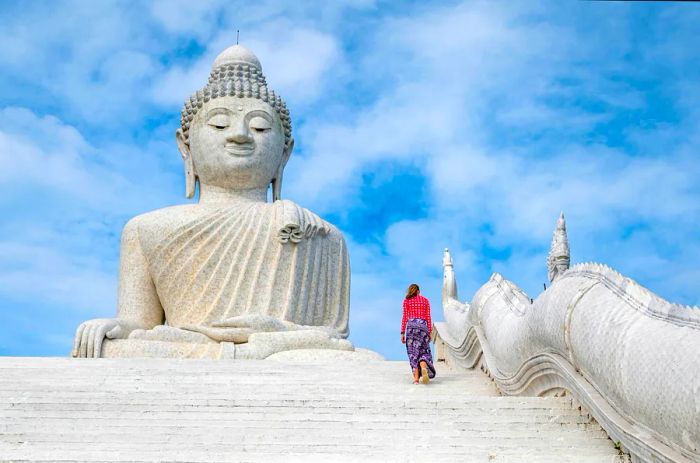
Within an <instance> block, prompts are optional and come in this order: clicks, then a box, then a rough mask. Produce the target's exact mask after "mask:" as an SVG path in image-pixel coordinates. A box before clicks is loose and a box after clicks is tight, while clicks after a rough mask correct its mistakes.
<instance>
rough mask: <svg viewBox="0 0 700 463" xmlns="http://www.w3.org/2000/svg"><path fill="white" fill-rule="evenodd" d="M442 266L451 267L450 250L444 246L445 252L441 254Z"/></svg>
mask: <svg viewBox="0 0 700 463" xmlns="http://www.w3.org/2000/svg"><path fill="white" fill-rule="evenodd" d="M442 266H443V267H447V266H450V267H452V256H451V255H450V250H449V249H447V248H445V252H444V253H443V255H442Z"/></svg>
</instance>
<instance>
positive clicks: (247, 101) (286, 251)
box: [72, 45, 352, 358]
mask: <svg viewBox="0 0 700 463" xmlns="http://www.w3.org/2000/svg"><path fill="white" fill-rule="evenodd" d="M176 141H177V144H178V147H179V149H180V153H181V155H182V159H183V161H184V165H185V177H186V194H187V196H192V195H193V194H194V191H195V188H196V187H197V186H198V187H199V192H200V196H199V201H198V202H197V203H196V204H187V205H181V206H174V207H167V208H164V209H159V210H156V211H152V212H149V213H146V214H143V215H139V216H137V217H135V218H133V219H132V220H130V221H129V222H128V223H127V224H126V226H125V227H124V230H123V232H122V241H121V265H120V274H119V295H118V301H117V316H116V317H115V318H113V319H96V320H89V321H87V322H85V323H83V324H82V325H81V326H80V327H79V328H78V330H77V332H76V337H75V346H74V349H73V352H72V354H73V356H75V357H100V356H129V357H133V356H138V354H139V352H140V353H141V355H142V356H146V357H149V356H163V357H170V356H175V357H180V356H184V357H197V356H202V357H207V358H212V356H214V357H216V356H218V357H225V356H226V355H224V353H223V352H228V351H229V350H231V349H224V346H220V345H218V344H232V345H236V346H239V345H240V346H241V347H240V348H237V349H234V350H235V351H236V352H238V354H239V356H243V357H246V356H247V357H249V358H264V357H260V356H264V355H271V354H272V353H277V352H280V351H284V350H286V349H292V350H293V349H298V348H310V347H316V348H320V349H334V350H351V349H352V345H351V344H350V343H349V342H347V341H342V342H341V341H340V340H342V339H343V338H346V337H347V336H348V306H349V291H350V267H349V259H348V252H347V248H346V245H345V241H344V239H343V236H342V234H341V233H340V232H339V231H338V229H337V228H335V227H334V226H333V225H332V224H330V223H328V222H326V221H324V220H323V219H321V218H320V217H319V216H317V215H316V214H314V213H313V212H311V211H309V210H307V209H305V208H303V207H301V206H299V205H297V204H295V203H293V202H292V201H289V200H284V199H282V198H281V187H282V178H283V175H282V174H283V171H284V167H285V165H286V163H287V160H288V159H289V157H290V155H291V152H292V149H293V146H294V140H293V138H292V136H291V119H290V117H289V113H288V111H287V109H286V106H285V104H284V102H283V101H282V100H281V98H280V97H279V96H278V95H276V94H275V93H274V92H273V91H272V90H270V89H268V88H267V83H266V81H265V77H264V75H263V74H262V68H261V66H260V62H259V61H258V59H257V58H256V57H255V56H254V55H253V54H252V52H250V51H249V50H247V49H245V48H243V47H241V46H238V45H237V46H233V47H231V48H229V49H227V50H225V51H224V52H223V53H221V55H219V57H217V58H216V60H215V62H214V67H213V69H212V73H211V76H210V79H209V83H208V84H207V86H206V87H205V88H204V89H202V90H201V91H198V92H197V93H196V94H195V95H193V97H192V98H190V99H189V100H188V101H187V102H186V104H185V107H184V109H183V115H182V127H181V128H180V129H178V131H177V134H176ZM270 188H271V189H272V197H273V202H268V201H267V196H268V190H269V189H270ZM290 333H294V334H290ZM257 334H260V335H261V336H258V338H257V339H258V340H257V344H256V343H252V342H249V338H250V339H252V337H253V336H255V335H257ZM264 343H267V344H268V345H269V346H268V347H269V348H265V346H263V344H264ZM210 344H216V345H210ZM244 353H245V355H244Z"/></svg>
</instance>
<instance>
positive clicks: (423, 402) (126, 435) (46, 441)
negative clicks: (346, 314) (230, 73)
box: [0, 358, 626, 463]
mask: <svg viewBox="0 0 700 463" xmlns="http://www.w3.org/2000/svg"><path fill="white" fill-rule="evenodd" d="M357 371H358V370H357V365H352V366H350V367H347V366H346V365H342V364H339V365H330V364H317V365H309V364H296V365H293V364H283V363H275V362H265V361H238V362H233V361H229V362H223V361H221V362H220V361H210V360H204V361H203V360H157V359H97V360H89V359H81V360H75V359H66V358H0V460H2V461H6V460H9V461H45V460H51V461H110V462H111V461H140V462H146V461H193V462H196V461H324V462H325V461H382V462H386V461H406V460H412V459H414V458H415V456H416V455H417V454H420V455H424V457H423V460H424V461H437V460H436V459H439V460H440V461H460V462H464V461H489V462H493V461H502V462H509V461H513V462H514V461H542V462H548V461H551V462H554V461H557V462H559V461H572V462H587V463H588V462H590V463H594V462H613V461H614V462H624V461H626V460H625V457H621V456H619V455H618V454H617V452H616V450H615V449H614V447H613V444H612V442H611V441H610V440H609V439H608V438H607V437H606V434H605V433H604V431H602V429H601V428H600V427H599V426H598V425H597V423H595V422H594V421H593V420H591V418H590V417H589V416H587V415H581V414H580V413H579V411H578V410H576V409H573V408H572V406H571V402H570V400H569V399H568V398H554V397H548V398H533V397H500V396H498V394H497V391H496V389H495V388H494V386H493V384H492V382H491V381H490V380H489V379H488V378H487V377H486V376H484V375H483V374H481V373H480V372H472V373H469V374H463V373H456V372H452V371H450V370H448V369H446V368H445V367H444V365H442V364H438V377H437V378H436V379H435V380H434V381H432V382H431V383H430V384H429V385H427V386H425V385H418V386H416V385H413V384H412V379H411V377H410V369H409V368H408V366H407V363H406V362H376V363H372V364H368V365H366V366H363V367H362V369H361V371H362V376H358V375H357Z"/></svg>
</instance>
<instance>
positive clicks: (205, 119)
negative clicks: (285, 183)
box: [176, 45, 294, 201]
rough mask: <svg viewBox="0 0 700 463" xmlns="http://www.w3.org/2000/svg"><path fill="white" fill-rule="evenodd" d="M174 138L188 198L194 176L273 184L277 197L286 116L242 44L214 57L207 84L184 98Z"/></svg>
mask: <svg viewBox="0 0 700 463" xmlns="http://www.w3.org/2000/svg"><path fill="white" fill-rule="evenodd" d="M176 139H177V144H178V148H179V149H180V154H181V155H182V159H183V161H184V163H185V195H186V196H187V197H188V198H192V197H193V196H194V192H195V186H196V183H197V182H198V181H199V182H200V186H201V185H202V184H206V185H211V186H216V187H219V188H223V189H227V190H250V189H259V188H267V187H268V186H270V185H272V198H273V201H274V200H278V199H280V193H281V189H282V172H283V170H284V167H285V165H286V164H287V161H288V160H289V156H290V155H291V153H292V149H293V147H294V140H293V139H292V127H291V119H290V117H289V111H288V110H287V107H286V105H285V104H284V102H283V101H282V99H281V98H280V97H279V96H277V95H276V94H275V92H274V91H272V90H269V89H268V87H267V83H266V81H265V76H264V75H263V74H262V67H261V66H260V61H258V59H257V58H256V57H255V55H253V54H252V53H251V52H250V51H249V50H247V49H246V48H244V47H242V46H240V45H234V46H232V47H230V48H227V49H226V50H224V51H223V52H222V53H221V54H220V55H219V56H218V57H217V58H216V59H215V60H214V65H213V66H212V71H211V74H210V76H209V82H208V84H207V85H206V86H205V87H204V88H203V89H202V90H198V91H197V92H196V93H195V94H194V95H192V96H191V97H190V98H189V100H187V101H186V102H185V105H184V107H183V109H182V117H181V127H180V128H179V129H178V130H177V133H176Z"/></svg>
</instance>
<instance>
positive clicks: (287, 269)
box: [138, 200, 350, 338]
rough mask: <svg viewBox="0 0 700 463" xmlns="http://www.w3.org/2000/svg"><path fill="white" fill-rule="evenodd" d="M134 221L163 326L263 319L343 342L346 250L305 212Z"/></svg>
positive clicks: (254, 210) (196, 213)
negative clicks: (317, 329) (318, 330)
mask: <svg viewBox="0 0 700 463" xmlns="http://www.w3.org/2000/svg"><path fill="white" fill-rule="evenodd" d="M142 217H143V218H144V220H141V221H140V223H139V226H138V236H139V242H140V246H141V250H142V252H143V255H144V257H145V259H146V261H147V264H148V270H149V273H150V275H151V278H152V280H153V283H154V285H155V289H156V292H157V294H158V297H159V299H160V303H161V305H162V307H163V311H164V313H165V319H166V321H167V323H168V325H169V326H173V327H180V326H185V325H210V324H212V323H214V322H219V321H221V320H224V319H227V318H230V317H234V316H237V315H244V314H264V315H269V316H271V317H274V318H277V319H279V320H285V321H289V322H293V323H295V324H298V325H307V326H308V325H312V326H323V327H326V328H328V329H330V330H331V331H332V332H333V333H334V334H335V335H337V336H338V337H343V338H345V337H347V335H348V306H349V289H350V266H349V260H348V253H347V248H346V246H345V241H344V239H343V236H342V234H341V233H340V232H339V231H338V230H337V229H336V228H335V227H334V226H333V225H331V224H329V223H328V222H325V221H324V220H322V219H321V218H319V217H318V216H316V215H315V214H313V213H312V212H310V211H308V210H307V209H304V208H302V207H300V206H298V205H297V204H295V203H293V202H291V201H287V200H283V201H275V202H274V203H262V202H245V203H241V204H233V205H225V206H221V205H217V206H213V205H202V204H197V205H186V206H176V207H174V208H167V209H161V210H158V211H154V212H152V213H149V214H146V215H144V216H142Z"/></svg>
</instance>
